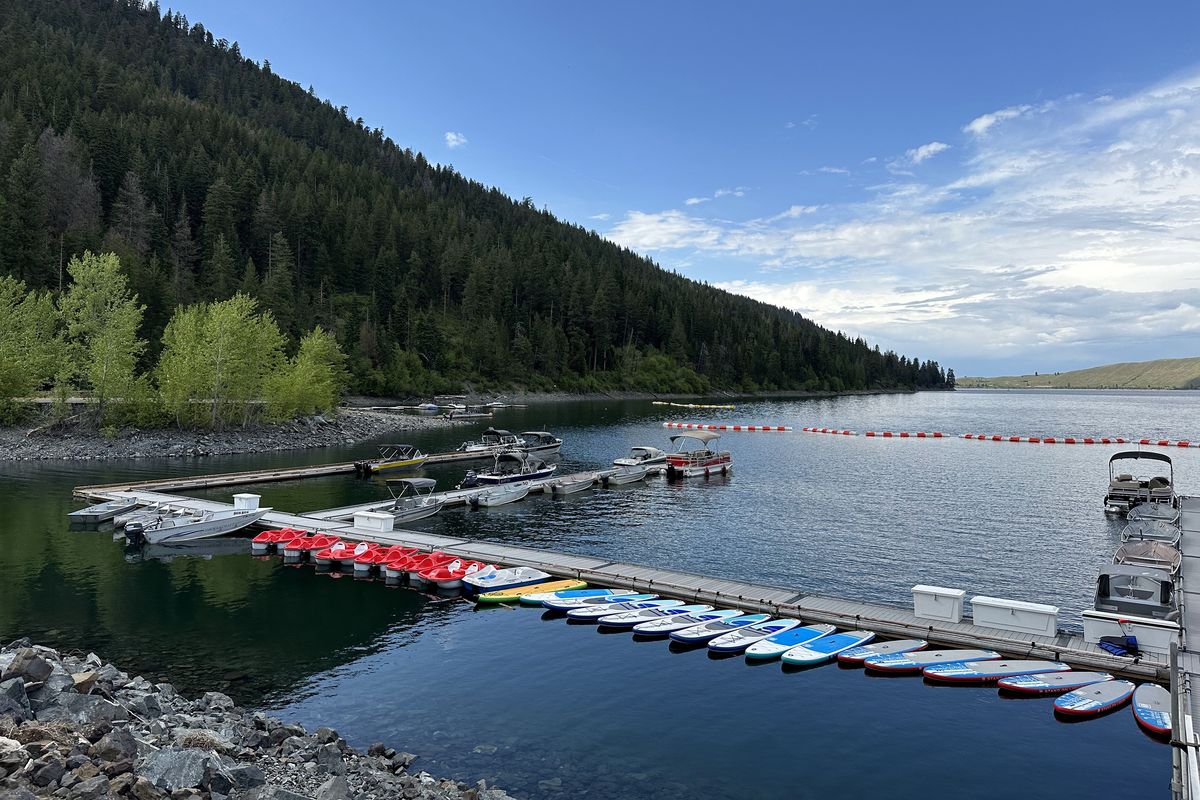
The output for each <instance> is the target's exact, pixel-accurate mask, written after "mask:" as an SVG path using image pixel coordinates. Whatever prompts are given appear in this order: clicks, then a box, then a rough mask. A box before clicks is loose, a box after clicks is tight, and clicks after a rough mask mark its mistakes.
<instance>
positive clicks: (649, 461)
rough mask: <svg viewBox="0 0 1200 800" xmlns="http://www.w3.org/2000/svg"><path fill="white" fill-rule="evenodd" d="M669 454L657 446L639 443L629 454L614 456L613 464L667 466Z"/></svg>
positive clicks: (623, 465) (621, 465)
mask: <svg viewBox="0 0 1200 800" xmlns="http://www.w3.org/2000/svg"><path fill="white" fill-rule="evenodd" d="M666 463H667V454H666V453H665V452H664V451H662V450H659V449H658V448H657V447H650V446H649V445H638V446H636V447H631V448H630V449H629V455H627V456H625V457H624V458H614V459H613V464H614V465H615V466H618V467H653V466H665V465H666Z"/></svg>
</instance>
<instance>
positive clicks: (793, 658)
mask: <svg viewBox="0 0 1200 800" xmlns="http://www.w3.org/2000/svg"><path fill="white" fill-rule="evenodd" d="M874 638H875V634H874V633H872V632H871V631H846V632H845V633H835V634H833V635H832V636H822V637H820V638H818V639H814V640H812V641H811V642H809V643H808V644H802V645H800V646H798V647H793V648H792V649H791V650H788V651H787V652H786V653H784V654H783V656H782V658H783V663H785V664H791V665H793V666H803V665H808V664H824V663H825V662H826V661H829V660H831V659H833V658H836V657H837V654H838V653H841V652H842V651H844V650H849V649H850V648H851V647H859V646H861V645H864V644H866V643H867V642H869V641H871V640H872V639H874Z"/></svg>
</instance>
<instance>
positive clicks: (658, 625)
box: [633, 608, 742, 636]
mask: <svg viewBox="0 0 1200 800" xmlns="http://www.w3.org/2000/svg"><path fill="white" fill-rule="evenodd" d="M740 616H742V612H741V611H735V610H734V609H732V608H721V609H717V610H715V611H704V612H702V613H699V614H680V615H679V616H677V617H663V618H661V619H654V620H650V621H649V622H639V623H638V624H637V625H634V626H633V632H634V633H636V634H638V635H639V636H666V635H667V634H669V633H670V632H671V631H681V630H683V629H684V628H690V627H692V626H693V625H705V624H707V623H709V622H718V621H721V620H727V619H730V618H732V617H740Z"/></svg>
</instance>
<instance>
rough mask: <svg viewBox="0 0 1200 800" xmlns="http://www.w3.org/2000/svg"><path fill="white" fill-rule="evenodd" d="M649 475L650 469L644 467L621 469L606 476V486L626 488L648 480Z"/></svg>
mask: <svg viewBox="0 0 1200 800" xmlns="http://www.w3.org/2000/svg"><path fill="white" fill-rule="evenodd" d="M648 474H649V469H648V468H647V467H644V466H637V467H621V468H620V469H618V470H616V471H614V472H610V473H608V474H607V475H605V476H604V485H605V486H625V485H627V484H630V483H636V482H637V481H644V480H646V475H648Z"/></svg>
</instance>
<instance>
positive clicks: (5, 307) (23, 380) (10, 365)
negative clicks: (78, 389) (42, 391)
mask: <svg viewBox="0 0 1200 800" xmlns="http://www.w3.org/2000/svg"><path fill="white" fill-rule="evenodd" d="M0 320H4V324H3V325H0V417H2V418H8V417H11V415H12V412H13V408H12V405H11V401H12V400H13V399H14V398H18V397H28V396H29V395H31V394H33V392H34V391H35V390H36V389H37V388H38V387H39V386H41V385H42V384H45V383H48V382H49V381H50V379H51V378H53V376H54V373H55V372H56V371H57V368H58V358H59V354H60V352H61V348H60V340H59V339H58V335H57V327H58V311H57V310H56V309H55V308H54V302H53V301H52V300H51V298H50V295H49V294H48V293H41V292H30V291H27V290H26V288H25V284H24V282H23V281H19V280H17V279H16V278H12V277H8V276H0Z"/></svg>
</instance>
